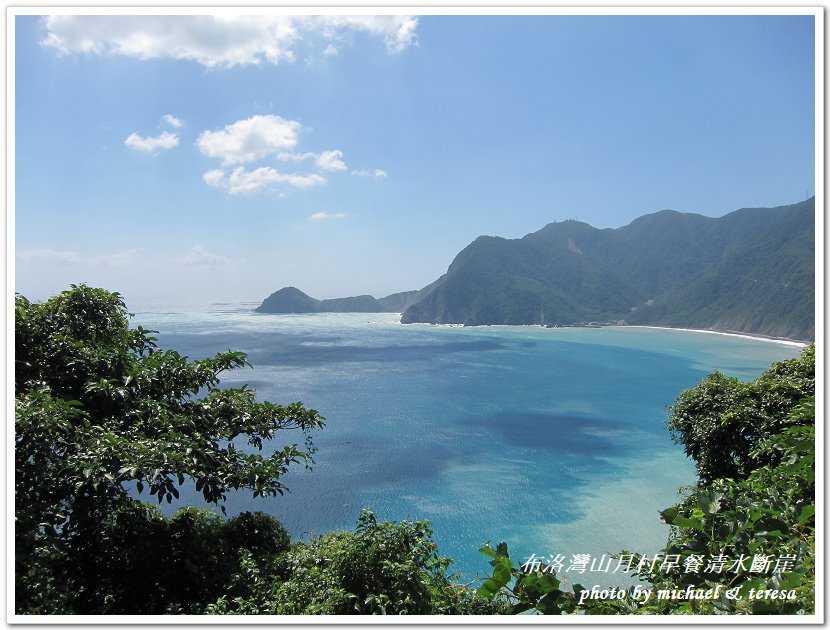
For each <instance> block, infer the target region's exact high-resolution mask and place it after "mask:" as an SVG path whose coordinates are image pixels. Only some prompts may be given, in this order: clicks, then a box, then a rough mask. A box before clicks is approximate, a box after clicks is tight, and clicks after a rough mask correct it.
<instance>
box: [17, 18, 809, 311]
mask: <svg viewBox="0 0 830 630" xmlns="http://www.w3.org/2000/svg"><path fill="white" fill-rule="evenodd" d="M14 52H15V114H16V118H15V223H16V224H15V250H16V251H15V265H16V267H15V274H16V287H15V290H16V291H18V292H21V293H23V294H24V295H26V296H27V297H30V298H31V299H43V298H45V297H48V296H49V295H51V294H54V293H56V292H58V291H60V290H63V289H65V288H67V287H68V285H69V284H70V283H79V282H86V283H88V284H92V285H96V286H104V287H106V288H108V289H111V290H117V291H120V292H121V293H122V294H123V295H124V296H125V298H126V299H127V303H128V306H130V307H131V308H132V309H133V310H142V309H144V308H147V307H150V306H153V305H158V304H166V303H175V304H192V305H194V306H198V305H203V304H208V303H211V302H223V301H238V300H251V301H257V300H261V299H263V298H264V297H266V296H267V295H268V294H269V293H271V292H273V291H275V290H276V289H278V288H280V287H282V286H287V285H293V286H297V287H299V288H300V289H302V290H304V291H305V292H307V293H309V294H310V295H312V296H314V297H318V298H326V297H337V296H345V295H357V294H365V293H368V294H372V295H375V296H377V297H380V296H383V295H387V294H389V293H393V292H396V291H403V290H410V289H417V288H421V287H423V286H425V285H426V284H428V283H430V282H432V281H433V280H434V279H436V278H437V277H438V276H439V275H441V274H442V273H443V272H444V271H446V268H447V266H448V265H449V264H450V262H451V261H452V259H453V257H454V256H455V254H457V253H458V251H460V250H461V249H462V248H463V247H465V246H466V245H467V244H468V243H469V242H470V241H472V240H473V239H475V238H476V237H477V236H479V235H481V234H491V235H498V236H504V237H509V238H515V237H520V236H523V235H525V234H527V233H529V232H533V231H536V230H538V229H540V228H542V227H543V226H544V225H545V224H547V223H549V222H551V221H554V220H562V219H567V218H579V219H580V220H582V221H585V222H587V223H590V224H591V225H594V226H596V227H600V228H606V227H619V226H622V225H626V224H627V223H629V222H631V221H632V220H633V219H635V218H636V217H638V216H641V215H643V214H647V213H651V212H656V211H658V210H662V209H664V208H671V209H675V210H680V211H684V212H696V213H700V214H705V215H708V216H720V215H723V214H725V213H727V212H731V211H733V210H736V209H738V208H741V207H755V206H776V205H783V204H788V203H794V202H797V201H800V200H802V199H803V198H804V196H805V192H808V191H809V194H813V193H814V190H815V164H814V160H815V127H814V120H815V111H814V108H815V105H814V102H815V90H814V82H815V66H814V18H813V16H797V15H791V16H751V15H743V16H726V15H722V16H680V15H674V16H669V15H665V16H645V15H642V16H476V15H467V16H434V15H433V16H430V15H425V16H420V17H418V16H404V15H397V16H387V17H381V18H371V17H367V16H363V17H353V18H349V19H343V18H337V17H336V16H328V17H314V18H308V17H306V18H303V17H287V16H273V15H272V16H267V17H259V18H254V19H244V18H241V17H240V16H233V15H225V16H224V17H223V18H222V19H217V18H212V17H206V16H201V17H198V18H197V17H196V16H190V17H155V16H142V17H129V16H124V15H120V16H110V17H101V16H97V17H75V16H58V17H53V18H49V19H46V18H43V17H40V16H22V15H19V16H17V17H16V20H15V51H14Z"/></svg>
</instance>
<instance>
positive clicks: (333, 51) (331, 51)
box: [323, 44, 340, 57]
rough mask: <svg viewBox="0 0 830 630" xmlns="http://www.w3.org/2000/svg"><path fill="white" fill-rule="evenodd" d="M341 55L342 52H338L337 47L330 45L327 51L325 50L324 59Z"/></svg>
mask: <svg viewBox="0 0 830 630" xmlns="http://www.w3.org/2000/svg"><path fill="white" fill-rule="evenodd" d="M339 54H340V51H339V50H337V46H335V45H334V44H329V45H328V46H326V48H325V50H323V56H324V57H336V56H337V55H339Z"/></svg>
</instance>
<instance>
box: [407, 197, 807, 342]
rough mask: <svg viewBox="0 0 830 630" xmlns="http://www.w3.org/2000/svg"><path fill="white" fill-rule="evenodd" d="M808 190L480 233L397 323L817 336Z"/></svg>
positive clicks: (805, 337)
mask: <svg viewBox="0 0 830 630" xmlns="http://www.w3.org/2000/svg"><path fill="white" fill-rule="evenodd" d="M814 215H815V200H814V199H809V200H807V201H804V202H802V203H799V204H794V205H790V206H781V207H778V208H753V209H742V210H737V211H735V212H732V213H730V214H728V215H725V216H723V217H720V218H709V217H704V216H701V215H697V214H686V213H680V212H674V211H671V210H664V211H662V212H657V213H655V214H650V215H646V216H643V217H640V218H639V219H637V220H635V221H633V222H632V223H631V224H629V225H627V226H625V227H622V228H618V229H603V230H600V229H596V228H593V227H591V226H590V225H587V224H585V223H581V222H578V221H564V222H561V223H551V224H549V225H547V226H545V227H544V228H542V229H541V230H539V231H538V232H534V233H532V234H528V235H527V236H525V237H524V238H521V239H503V238H497V237H491V236H482V237H479V238H478V239H476V240H475V241H473V242H472V243H471V244H470V245H468V246H467V247H466V248H464V250H462V251H461V252H460V253H459V254H458V255H457V256H456V258H455V260H453V262H452V264H451V265H450V267H449V269H448V270H447V273H446V274H445V275H444V276H442V278H439V280H437V281H436V282H435V283H433V285H431V287H430V288H428V289H424V290H423V295H422V296H421V298H420V299H419V300H418V301H417V302H415V303H414V304H413V305H411V306H410V307H409V308H408V309H406V311H404V313H403V315H402V318H401V321H402V322H404V323H413V322H431V323H446V324H449V323H453V324H466V325H479V324H541V325H546V326H563V325H574V324H586V323H589V322H612V323H627V324H640V325H660V326H674V327H693V328H707V329H717V330H728V331H736V332H746V333H754V334H763V335H771V336H780V337H788V338H794V339H804V340H811V339H814V337H815V319H814V318H815V315H814V312H815V308H814V307H815V269H814V266H815V263H814V260H815V258H814V256H815V223H814Z"/></svg>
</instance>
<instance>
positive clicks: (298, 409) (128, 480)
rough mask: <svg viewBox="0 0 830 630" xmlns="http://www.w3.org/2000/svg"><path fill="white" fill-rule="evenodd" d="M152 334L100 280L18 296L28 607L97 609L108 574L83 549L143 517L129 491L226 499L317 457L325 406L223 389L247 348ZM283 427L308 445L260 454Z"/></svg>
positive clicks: (20, 548) (21, 563)
mask: <svg viewBox="0 0 830 630" xmlns="http://www.w3.org/2000/svg"><path fill="white" fill-rule="evenodd" d="M152 332H154V331H148V330H145V329H143V328H141V327H138V328H135V329H133V328H130V326H129V314H128V312H127V310H126V306H125V305H124V302H123V300H122V299H121V296H120V295H119V294H117V293H111V292H108V291H105V290H103V289H96V288H90V287H87V286H85V285H80V286H75V285H73V286H72V287H71V289H70V290H68V291H64V292H63V293H61V294H60V295H58V296H55V297H53V298H51V299H49V300H47V301H45V302H43V303H32V302H29V301H28V300H27V299H26V298H25V297H23V296H20V295H18V296H17V297H16V300H15V570H16V593H15V597H16V610H17V611H18V612H19V613H41V614H43V613H73V612H79V613H90V612H91V613H95V612H100V611H101V607H102V606H103V602H104V600H106V598H107V597H108V596H109V595H108V594H107V593H106V592H105V591H106V590H107V589H106V588H105V585H104V583H105V582H107V580H108V579H109V576H106V575H93V574H91V573H90V572H89V571H87V570H86V569H85V567H84V566H83V564H82V563H81V562H80V560H79V559H81V558H87V557H89V556H90V554H93V555H94V554H99V553H100V550H101V549H102V548H103V549H106V547H107V545H110V544H113V542H112V540H113V539H112V536H111V534H112V527H110V526H109V525H111V524H112V522H113V518H116V520H117V519H118V518H120V519H122V520H123V519H124V518H132V519H133V520H135V518H137V517H136V514H135V513H132V514H131V513H130V507H129V506H130V505H132V503H133V499H131V498H130V494H129V490H131V489H133V488H134V489H135V490H136V491H137V492H138V493H139V494H142V493H143V492H144V491H145V490H147V491H149V495H150V496H155V499H156V500H157V501H158V502H159V503H161V502H162V501H164V500H166V501H167V502H168V503H169V502H171V501H172V500H173V498H178V495H179V492H178V487H179V486H181V485H182V484H184V483H185V482H187V481H188V480H189V482H192V483H194V484H195V488H196V490H197V491H198V492H200V493H201V494H202V496H203V497H204V499H205V501H207V502H208V503H211V504H216V505H220V504H221V503H222V502H223V501H224V500H225V498H226V496H227V493H228V492H229V491H231V490H237V489H249V490H251V491H253V494H254V495H255V496H274V495H276V494H282V493H283V492H284V491H285V489H286V488H285V486H284V485H283V483H282V482H281V477H282V476H283V474H284V473H285V472H286V470H287V469H288V467H289V465H291V464H297V463H305V464H306V465H308V464H309V463H310V462H311V456H312V454H313V452H314V447H313V443H312V440H311V434H312V432H313V431H314V430H316V429H319V428H321V427H322V426H323V418H322V417H321V416H320V415H319V414H318V413H317V412H316V411H314V410H313V409H306V408H305V407H304V406H303V405H302V404H301V403H293V404H289V405H287V406H280V405H274V404H271V403H268V402H258V401H257V400H256V397H255V392H254V391H253V390H252V389H250V388H248V387H247V386H243V387H240V388H237V389H220V388H219V376H220V374H222V373H223V372H225V371H226V370H232V369H237V368H240V367H243V366H246V365H248V363H247V361H246V357H245V354H244V353H241V352H231V351H228V352H224V353H219V354H217V355H215V356H214V357H212V358H209V359H203V360H198V361H189V360H188V359H187V358H186V357H183V356H181V355H180V354H178V353H177V352H175V351H172V350H166V351H163V350H161V349H160V348H159V347H158V346H157V344H156V338H154V337H152V336H151V333H152ZM287 430H298V431H300V432H301V434H302V436H303V445H302V446H298V445H297V444H289V445H286V446H284V447H282V448H277V449H275V450H274V451H273V452H271V453H270V454H268V455H265V454H263V449H264V446H265V445H266V443H270V442H271V441H272V440H274V439H275V438H277V437H278V435H281V434H282V432H284V431H287ZM269 448H270V445H269ZM222 509H223V510H224V508H222ZM133 512H134V510H133ZM130 514H131V515H130ZM142 518H143V520H141V519H139V520H140V521H141V522H142V523H145V522H146V523H153V522H154V521H156V520H157V518H156V516H154V515H152V514H149V513H146V514H144V517H142Z"/></svg>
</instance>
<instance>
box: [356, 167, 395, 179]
mask: <svg viewBox="0 0 830 630" xmlns="http://www.w3.org/2000/svg"><path fill="white" fill-rule="evenodd" d="M352 175H354V176H356V177H372V178H374V179H383V178H384V177H387V176H388V175H389V174H388V173H387V172H386V171H384V170H383V169H380V168H376V169H375V170H373V171H367V170H360V171H352Z"/></svg>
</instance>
